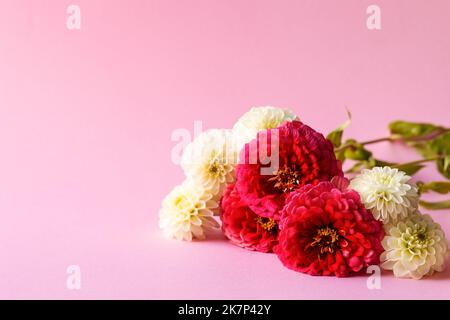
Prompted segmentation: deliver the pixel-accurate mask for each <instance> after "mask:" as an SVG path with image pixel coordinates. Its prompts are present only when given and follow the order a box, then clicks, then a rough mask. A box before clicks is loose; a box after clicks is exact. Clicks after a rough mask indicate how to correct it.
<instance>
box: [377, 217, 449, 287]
mask: <svg viewBox="0 0 450 320" xmlns="http://www.w3.org/2000/svg"><path fill="white" fill-rule="evenodd" d="M385 230H386V236H385V237H384V239H383V241H382V245H383V247H384V249H385V250H386V251H385V252H383V253H382V254H381V261H382V264H381V267H382V268H384V269H387V270H393V271H394V275H395V276H396V277H400V278H413V279H420V278H422V277H423V276H425V275H432V274H433V273H434V272H435V271H437V272H440V271H443V270H444V269H445V265H446V262H447V257H448V242H447V240H446V239H445V235H444V232H443V231H442V230H441V227H440V225H439V224H437V223H435V222H434V221H433V220H432V219H431V217H430V216H429V215H427V214H426V215H422V214H420V213H419V212H417V213H415V214H412V215H411V216H409V217H408V218H406V219H405V220H403V221H400V222H397V223H396V224H387V225H385Z"/></svg>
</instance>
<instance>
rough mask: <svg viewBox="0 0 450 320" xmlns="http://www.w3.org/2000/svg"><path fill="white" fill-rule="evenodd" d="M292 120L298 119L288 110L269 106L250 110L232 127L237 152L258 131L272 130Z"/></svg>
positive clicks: (254, 136) (253, 137)
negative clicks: (236, 143)
mask: <svg viewBox="0 0 450 320" xmlns="http://www.w3.org/2000/svg"><path fill="white" fill-rule="evenodd" d="M292 120H298V117H297V116H296V115H295V114H294V113H293V112H292V111H290V110H288V109H282V108H276V107H270V106H266V107H253V108H251V109H250V111H248V112H246V113H245V114H244V115H243V116H242V117H241V118H240V119H239V120H238V121H237V122H236V124H235V125H234V127H233V132H234V134H235V136H236V139H237V141H238V148H239V150H240V149H241V148H242V146H243V145H244V144H246V143H248V142H250V141H251V140H253V139H255V138H256V136H257V133H258V131H261V130H267V129H274V128H277V127H279V126H280V125H281V124H282V123H283V122H286V121H292Z"/></svg>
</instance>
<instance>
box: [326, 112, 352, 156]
mask: <svg viewBox="0 0 450 320" xmlns="http://www.w3.org/2000/svg"><path fill="white" fill-rule="evenodd" d="M347 116H348V119H347V121H345V122H344V123H343V124H341V125H340V126H339V127H337V128H336V129H334V130H333V131H331V132H330V133H329V134H328V135H327V139H328V140H330V141H331V143H332V144H333V146H334V147H335V148H338V147H340V146H341V145H342V135H343V134H344V129H345V128H347V127H348V126H349V125H350V123H351V122H352V114H351V113H350V111H348V110H347Z"/></svg>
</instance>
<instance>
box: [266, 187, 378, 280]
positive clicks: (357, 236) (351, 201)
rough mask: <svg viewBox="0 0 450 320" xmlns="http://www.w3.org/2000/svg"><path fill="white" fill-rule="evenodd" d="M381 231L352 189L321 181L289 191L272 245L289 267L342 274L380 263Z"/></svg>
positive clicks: (310, 272) (307, 271)
mask: <svg viewBox="0 0 450 320" xmlns="http://www.w3.org/2000/svg"><path fill="white" fill-rule="evenodd" d="M383 236H384V231H383V227H382V223H381V222H379V221H377V220H375V218H374V217H373V215H372V214H371V213H370V212H368V211H367V210H366V209H365V208H364V206H363V205H362V204H361V201H360V197H359V194H358V193H357V192H356V191H353V190H339V189H338V188H337V187H335V185H333V183H330V182H321V183H319V184H318V185H316V186H313V185H307V186H304V187H302V188H301V189H299V190H297V191H295V192H293V193H291V194H289V196H288V198H287V199H286V206H285V207H284V208H283V211H282V221H281V223H280V231H279V234H278V245H277V246H276V247H275V249H274V251H275V252H276V253H277V255H278V257H279V258H280V260H281V262H282V263H283V264H284V265H285V266H286V267H288V268H289V269H292V270H295V271H299V272H304V273H308V274H310V275H324V276H325V275H326V276H328V275H336V276H338V277H344V276H347V275H349V274H351V273H355V272H358V271H360V270H362V269H363V268H366V267H368V266H369V265H377V264H379V262H380V254H381V253H382V252H383V247H382V246H381V240H382V239H383Z"/></svg>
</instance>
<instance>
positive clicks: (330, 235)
mask: <svg viewBox="0 0 450 320" xmlns="http://www.w3.org/2000/svg"><path fill="white" fill-rule="evenodd" d="M338 240H339V234H338V232H337V230H336V229H333V228H330V227H325V228H320V229H317V232H316V235H315V236H314V237H313V242H311V247H316V246H317V247H319V249H320V253H321V254H322V253H326V252H329V253H333V252H334V250H335V249H336V246H337V245H338Z"/></svg>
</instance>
